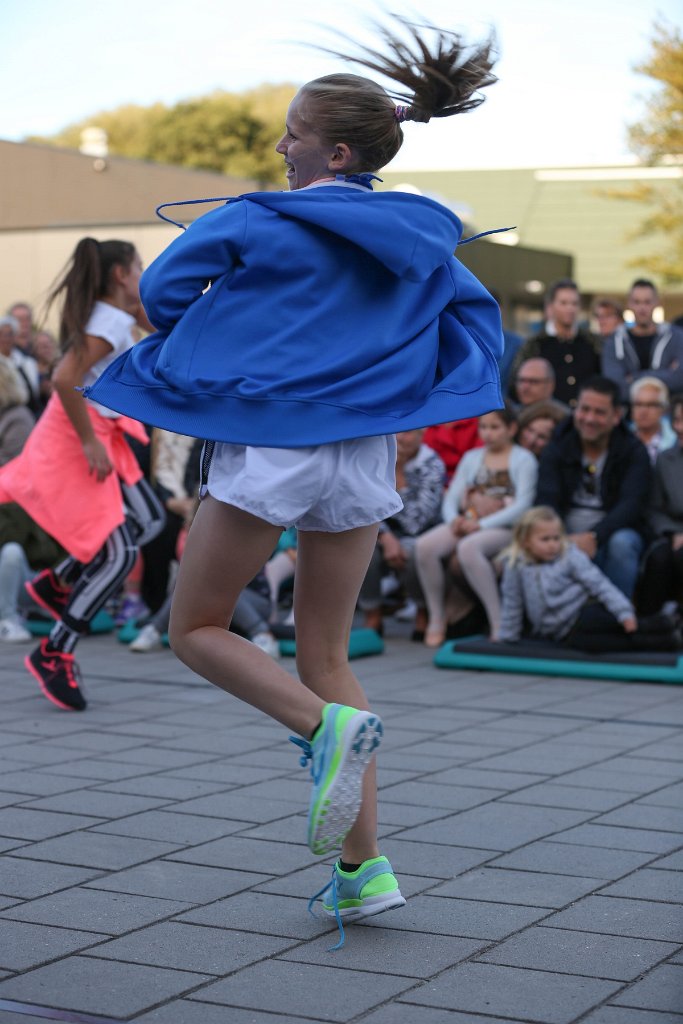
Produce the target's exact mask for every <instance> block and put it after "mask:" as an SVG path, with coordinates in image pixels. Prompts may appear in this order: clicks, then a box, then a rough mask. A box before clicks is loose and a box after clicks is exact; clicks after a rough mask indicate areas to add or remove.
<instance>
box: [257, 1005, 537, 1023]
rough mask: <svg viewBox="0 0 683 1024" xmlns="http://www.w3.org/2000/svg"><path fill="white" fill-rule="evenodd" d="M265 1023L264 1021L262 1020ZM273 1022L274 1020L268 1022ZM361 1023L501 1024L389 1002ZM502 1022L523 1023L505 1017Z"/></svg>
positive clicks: (434, 1009)
mask: <svg viewBox="0 0 683 1024" xmlns="http://www.w3.org/2000/svg"><path fill="white" fill-rule="evenodd" d="M264 1024H265V1022H264ZM270 1024H274V1022H270ZM363 1024H501V1018H500V1017H495V1018H494V1017H482V1016H481V1015H480V1014H478V1013H477V1014H476V1015H472V1014H471V1013H460V1012H458V1011H457V1010H438V1009H436V1008H434V1007H431V1006H415V1005H414V1004H413V1005H411V1006H408V1005H407V1004H405V1003H404V1004H401V1003H391V1004H390V1005H389V1006H381V1007H380V1008H379V1010H373V1011H372V1013H369V1014H368V1015H367V1017H363ZM504 1024H524V1022H523V1021H520V1020H513V1019H512V1018H511V1017H506V1018H505V1021H504Z"/></svg>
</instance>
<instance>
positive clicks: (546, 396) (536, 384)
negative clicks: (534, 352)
mask: <svg viewBox="0 0 683 1024" xmlns="http://www.w3.org/2000/svg"><path fill="white" fill-rule="evenodd" d="M515 392H516V394H517V403H518V406H519V408H518V412H521V411H522V410H523V409H527V408H528V407H529V406H530V405H535V404H536V402H552V403H553V404H554V405H557V406H558V408H561V409H562V411H564V412H569V407H568V406H566V405H564V404H563V403H562V402H558V401H557V400H556V399H555V398H553V394H554V392H555V370H554V369H553V365H552V363H550V362H548V360H547V359H541V358H540V357H534V358H533V359H525V360H524V362H523V363H521V365H520V366H519V369H518V370H517V373H516V374H515Z"/></svg>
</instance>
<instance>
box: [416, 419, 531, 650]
mask: <svg viewBox="0 0 683 1024" xmlns="http://www.w3.org/2000/svg"><path fill="white" fill-rule="evenodd" d="M479 432H480V435H481V438H482V440H483V442H484V446H483V447H482V448H475V449H473V450H472V451H469V452H467V453H466V455H465V456H464V457H463V459H462V461H461V462H460V465H459V466H458V469H457V470H456V473H455V476H454V477H453V480H452V481H451V484H450V487H449V488H448V491H447V493H446V495H445V497H444V500H443V504H442V518H443V522H442V523H441V524H439V525H438V526H435V527H434V528H433V529H431V530H428V531H427V532H426V533H424V534H422V535H421V536H420V537H418V540H417V543H416V545H415V568H416V580H417V581H418V582H419V585H420V588H419V590H416V591H414V592H412V593H411V594H410V596H411V598H412V599H413V600H414V601H415V603H416V604H417V606H418V608H419V609H420V608H421V609H424V608H426V613H427V614H426V621H424V618H425V615H424V611H422V612H421V614H420V616H419V618H418V621H417V622H416V632H417V633H418V634H419V633H421V632H422V628H421V627H422V626H423V624H424V628H425V632H424V642H425V644H426V645H427V647H439V646H441V644H442V643H443V642H444V639H445V638H446V636H447V635H448V632H449V631H448V625H449V622H450V621H452V619H453V618H458V619H461V618H464V616H465V614H466V613H467V612H468V611H470V610H471V608H472V593H473V594H475V595H476V597H477V598H478V599H479V600H480V601H481V604H482V605H483V607H484V609H485V612H486V617H487V619H488V623H489V627H490V629H491V631H492V632H494V633H495V632H496V631H497V629H498V624H499V619H500V598H499V592H498V578H497V570H496V567H495V566H494V564H493V559H494V558H495V556H496V555H497V554H498V553H499V552H500V551H501V550H502V549H503V548H504V547H505V546H506V545H507V544H508V543H509V541H510V537H511V529H512V526H513V525H514V523H515V522H516V520H517V518H518V517H519V516H520V515H521V514H522V512H524V510H525V509H527V508H529V506H530V505H531V503H532V501H533V498H534V492H535V489H536V477H537V473H538V463H537V461H536V459H535V457H534V456H533V455H532V454H531V452H528V451H526V450H525V449H524V448H520V447H519V445H517V444H515V443H514V439H515V434H516V432H517V421H516V417H515V414H514V411H513V410H512V408H511V407H509V406H508V407H506V408H504V409H496V410H495V411H494V412H490V413H487V414H486V415H485V416H481V417H480V418H479ZM453 555H455V556H456V558H457V572H458V573H460V572H461V573H462V575H463V576H464V577H465V580H466V583H467V589H463V588H462V587H460V586H459V584H458V580H457V577H454V572H455V571H456V567H455V566H453V565H452V564H451V565H450V566H449V562H450V560H451V558H452V556H453ZM409 589H410V580H409ZM454 592H455V593H454ZM458 592H459V593H458Z"/></svg>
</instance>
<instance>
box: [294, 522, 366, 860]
mask: <svg viewBox="0 0 683 1024" xmlns="http://www.w3.org/2000/svg"><path fill="white" fill-rule="evenodd" d="M376 543H377V526H376V525H374V526H363V527H360V528H358V529H356V530H347V531H345V532H343V533H318V532H305V531H301V532H300V533H299V544H298V554H297V564H296V575H295V578H294V617H295V621H296V652H297V659H296V660H297V668H298V670H299V676H300V677H301V680H302V682H303V683H305V684H306V686H308V687H310V689H311V690H312V691H314V692H315V693H316V694H317V695H318V696H319V697H320V698H321V699H322V700H323V701H324V702H325V703H329V702H334V703H337V704H348V705H350V706H351V707H355V708H367V707H368V701H367V698H366V696H365V693H364V692H363V689H362V687H361V685H360V683H359V682H358V680H357V679H356V677H355V675H354V674H353V672H352V671H351V667H350V665H349V659H348V650H349V634H350V632H351V624H352V622H353V614H354V611H355V608H356V602H357V600H358V594H359V591H360V588H361V584H362V582H363V580H364V578H365V573H366V571H367V568H368V565H369V563H370V558H371V556H372V553H373V551H374V549H375V544H376ZM378 855H379V850H378V847H377V779H376V771H375V763H374V761H373V762H372V763H371V764H370V766H369V767H368V769H367V771H366V773H365V777H364V781H363V802H362V805H361V810H360V813H359V815H358V818H357V819H356V823H355V825H354V826H353V828H352V829H351V831H350V832H349V833H348V835H347V837H346V839H345V840H344V844H343V846H342V858H343V860H344V861H346V862H347V863H349V864H360V863H362V862H363V861H364V860H368V859H369V858H371V857H377V856H378Z"/></svg>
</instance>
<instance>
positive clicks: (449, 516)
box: [441, 448, 483, 523]
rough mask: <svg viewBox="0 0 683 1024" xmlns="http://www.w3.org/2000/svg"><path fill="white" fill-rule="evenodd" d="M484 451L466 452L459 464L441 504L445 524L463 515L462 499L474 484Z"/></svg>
mask: <svg viewBox="0 0 683 1024" xmlns="http://www.w3.org/2000/svg"><path fill="white" fill-rule="evenodd" d="M482 451H483V449H481V448H473V449H471V451H469V452H465V454H464V455H463V457H462V458H461V460H460V462H459V463H458V466H457V468H456V470H455V473H454V475H453V479H452V480H451V482H450V484H449V487H448V490H447V491H446V493H445V495H444V498H443V502H442V503H441V518H442V519H443V521H444V523H452V522H453V520H454V519H455V518H456V516H459V515H460V514H461V503H462V499H463V497H464V496H465V492H466V490H467V488H468V487H470V486H471V484H472V483H473V482H474V477H475V475H476V472H477V469H478V467H479V465H480V461H479V460H480V459H481V452H482ZM477 453H479V454H477Z"/></svg>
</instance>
